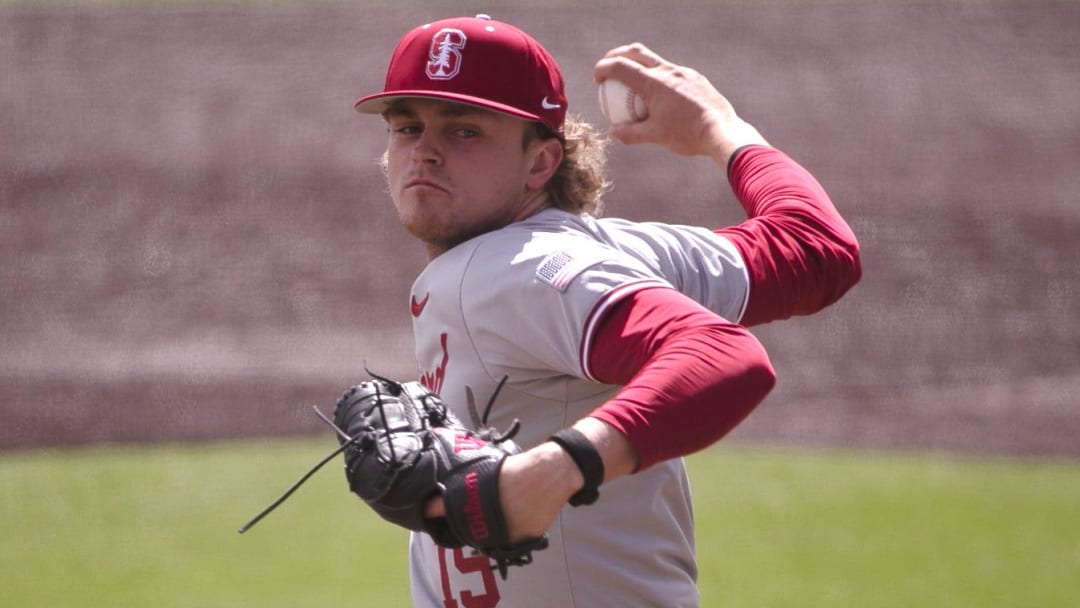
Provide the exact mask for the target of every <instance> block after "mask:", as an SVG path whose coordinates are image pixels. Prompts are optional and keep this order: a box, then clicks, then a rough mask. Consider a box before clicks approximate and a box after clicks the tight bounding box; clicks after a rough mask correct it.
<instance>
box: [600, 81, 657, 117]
mask: <svg viewBox="0 0 1080 608" xmlns="http://www.w3.org/2000/svg"><path fill="white" fill-rule="evenodd" d="M600 111H601V112H603V113H604V117H605V118H607V119H608V122H610V123H611V124H613V125H617V124H622V123H626V122H641V121H643V120H645V119H646V118H648V117H649V110H648V108H646V107H645V100H644V99H642V97H641V96H640V95H638V94H637V93H635V92H634V90H633V89H631V88H630V87H628V86H626V85H625V84H623V83H622V82H620V81H618V80H614V79H610V78H609V79H607V80H605V81H603V82H601V83H600Z"/></svg>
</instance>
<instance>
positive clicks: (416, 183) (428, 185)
mask: <svg viewBox="0 0 1080 608" xmlns="http://www.w3.org/2000/svg"><path fill="white" fill-rule="evenodd" d="M405 189H406V190H412V189H421V190H438V191H439V192H447V190H446V188H443V187H442V186H440V185H439V184H436V183H435V182H433V181H431V180H427V179H423V178H419V177H417V178H414V179H410V180H409V181H407V182H405Z"/></svg>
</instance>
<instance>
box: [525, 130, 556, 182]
mask: <svg viewBox="0 0 1080 608" xmlns="http://www.w3.org/2000/svg"><path fill="white" fill-rule="evenodd" d="M528 155H529V156H530V157H531V164H530V165H529V173H528V176H527V177H526V180H525V185H526V186H527V187H528V188H529V189H530V190H540V189H542V188H543V187H544V185H545V184H547V183H548V180H550V179H551V176H553V175H555V172H556V171H558V170H559V165H561V164H562V161H563V146H562V142H561V141H559V140H558V139H557V138H555V137H551V138H548V139H537V140H535V141H533V142H532V143H531V144H530V145H529V150H528Z"/></svg>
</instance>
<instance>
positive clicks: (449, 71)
mask: <svg viewBox="0 0 1080 608" xmlns="http://www.w3.org/2000/svg"><path fill="white" fill-rule="evenodd" d="M466 40H467V38H466V37H465V32H463V31H461V30H459V29H455V28H451V27H448V28H444V29H441V30H439V32H438V33H437V34H435V35H434V36H433V37H432V38H431V50H430V51H429V52H428V56H429V57H431V59H430V60H429V61H428V63H427V75H428V78H430V79H432V80H450V79H451V78H453V77H454V76H457V75H458V72H460V71H461V49H463V48H465V41H466Z"/></svg>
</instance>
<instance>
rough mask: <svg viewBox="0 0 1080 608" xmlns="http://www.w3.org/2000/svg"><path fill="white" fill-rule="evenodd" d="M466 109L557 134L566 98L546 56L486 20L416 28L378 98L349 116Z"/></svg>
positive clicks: (363, 101)
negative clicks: (424, 106) (439, 105)
mask: <svg viewBox="0 0 1080 608" xmlns="http://www.w3.org/2000/svg"><path fill="white" fill-rule="evenodd" d="M409 97H423V98H428V99H445V100H448V101H456V102H459V103H467V104H470V105H474V106H479V107H481V108H487V109H490V110H495V111H497V112H503V113H505V114H509V115H511V116H517V117H518V118H524V119H526V120H534V121H537V122H541V123H544V124H545V125H547V126H548V127H549V128H550V129H552V130H553V131H555V132H556V133H562V130H563V121H564V120H565V118H566V91H565V88H564V84H563V77H562V72H560V71H559V66H558V64H557V63H555V59H554V58H553V57H552V56H551V54H550V53H548V52H547V50H546V49H545V48H544V47H543V46H541V45H540V43H539V42H537V41H536V40H534V39H533V38H532V36H529V35H528V34H526V33H525V32H523V31H521V30H519V29H518V28H516V27H514V26H512V25H508V24H506V23H502V22H499V21H494V20H492V19H491V17H488V16H487V15H477V16H476V17H461V18H456V19H445V20H442V21H436V22H433V23H428V24H426V25H421V26H420V27H417V28H415V29H413V30H412V31H410V32H409V33H407V34H405V36H404V37H402V39H401V41H400V42H398V45H397V48H395V49H394V54H393V56H392V57H391V58H390V66H389V67H388V68H387V70H386V86H385V87H384V88H383V91H382V92H381V93H375V94H373V95H366V96H364V97H361V98H360V99H358V100H357V101H356V106H355V107H356V110H357V111H358V112H363V113H365V114H382V113H383V112H385V111H386V109H387V108H388V107H389V106H390V103H392V102H393V101H394V100H396V99H402V98H409Z"/></svg>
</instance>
